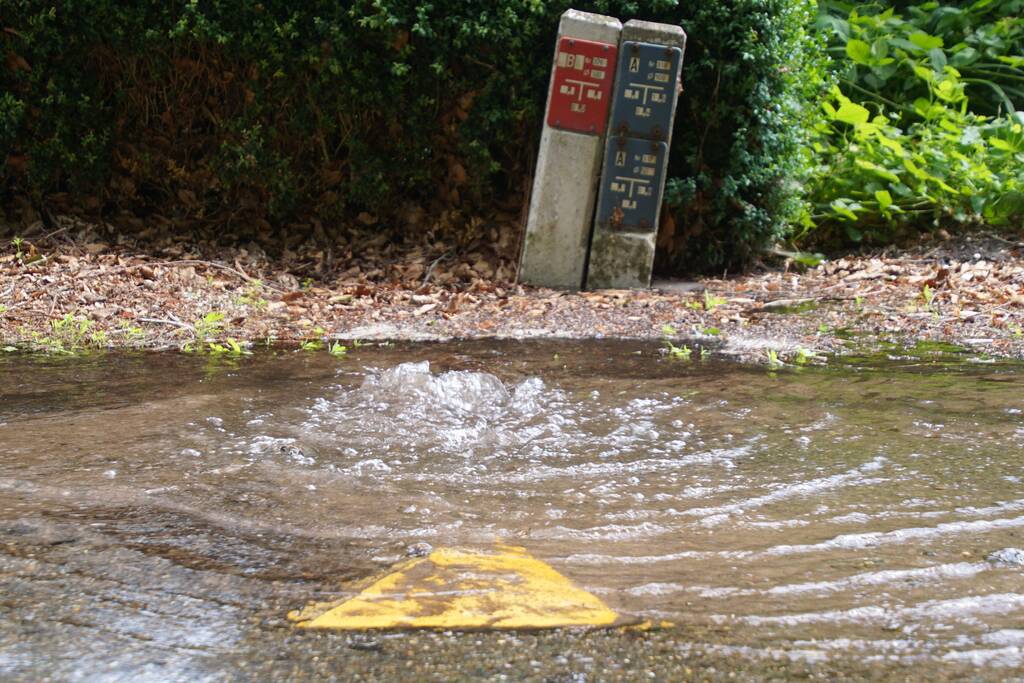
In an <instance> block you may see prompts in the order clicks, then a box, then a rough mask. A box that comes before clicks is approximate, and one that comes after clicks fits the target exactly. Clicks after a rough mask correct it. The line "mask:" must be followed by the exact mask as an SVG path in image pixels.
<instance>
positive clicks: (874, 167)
mask: <svg viewBox="0 0 1024 683" xmlns="http://www.w3.org/2000/svg"><path fill="white" fill-rule="evenodd" d="M854 163H855V164H856V165H857V166H859V167H860V168H863V169H864V170H866V171H871V172H872V173H874V174H875V175H877V176H879V177H881V178H885V179H886V180H888V181H889V182H891V183H898V182H899V181H900V179H899V176H897V175H896V174H895V173H892V172H891V171H888V170H886V169H884V168H882V167H881V166H879V165H878V164H876V163H874V162H872V161H867V160H866V159H855V160H854Z"/></svg>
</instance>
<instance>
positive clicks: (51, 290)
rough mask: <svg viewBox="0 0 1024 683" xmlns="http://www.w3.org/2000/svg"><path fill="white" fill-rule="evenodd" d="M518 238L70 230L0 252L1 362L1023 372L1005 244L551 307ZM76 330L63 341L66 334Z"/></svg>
mask: <svg viewBox="0 0 1024 683" xmlns="http://www.w3.org/2000/svg"><path fill="white" fill-rule="evenodd" d="M514 234H515V230H513V229H508V228H507V227H506V228H500V227H492V228H490V229H488V228H486V227H484V228H483V232H482V234H481V235H480V236H478V237H477V239H476V240H475V241H473V242H470V243H467V244H463V245H453V244H449V243H447V242H444V241H441V240H433V239H431V238H430V237H423V238H420V239H419V240H418V241H401V240H396V239H393V238H391V237H389V236H388V235H386V234H383V233H372V232H367V233H366V234H365V235H356V236H353V237H351V238H348V239H347V240H344V241H341V242H339V243H335V244H332V245H331V246H330V247H329V248H323V247H317V246H315V245H312V244H304V245H300V246H296V247H294V248H291V249H288V248H286V249H283V250H282V251H281V253H280V254H279V255H275V256H269V255H268V254H267V253H265V252H264V251H263V249H261V248H260V247H259V246H257V245H255V244H249V245H244V246H232V247H229V246H222V245H216V244H210V243H205V242H203V243H195V242H192V241H189V240H188V239H184V238H178V239H175V238H171V237H166V238H163V239H160V240H156V241H153V240H150V241H146V240H133V239H131V238H130V237H126V236H124V235H119V234H118V232H117V231H116V230H114V229H113V228H111V227H110V226H104V225H95V224H89V223H85V222H82V221H79V220H77V219H73V218H63V217H62V218H60V219H58V225H57V227H56V228H55V229H51V230H49V231H47V230H46V229H44V228H43V227H42V226H41V225H37V226H35V227H34V229H30V230H26V231H25V236H24V238H23V240H22V241H20V242H19V243H18V244H15V242H13V241H10V240H4V241H3V242H2V243H0V244H2V248H0V346H3V347H5V348H6V349H8V350H11V349H19V350H20V349H38V350H44V351H45V350H49V351H54V350H58V351H59V350H63V351H75V350H80V349H78V348H72V347H74V346H75V345H78V346H82V347H86V348H89V347H104V348H112V349H128V348H142V349H180V348H186V347H187V348H191V349H200V350H201V349H203V348H205V347H207V346H208V344H209V342H210V341H215V340H218V339H219V340H222V341H223V340H226V339H228V338H231V339H234V340H237V341H238V342H240V343H244V344H247V345H257V344H266V343H270V344H282V345H287V344H301V343H303V342H307V348H319V344H318V342H329V341H330V340H335V339H337V340H353V339H360V340H385V339H387V340H426V339H430V340H442V339H480V338H537V337H560V338H602V337H605V338H607V337H615V338H623V337H625V338H637V339H651V340H660V339H665V338H670V339H672V340H675V342H676V343H677V344H678V343H681V342H683V341H685V342H688V343H690V344H691V345H695V346H702V347H706V348H709V349H712V350H715V351H716V352H719V353H726V354H731V355H732V356H734V357H738V358H740V359H742V360H746V361H755V362H756V361H759V360H760V361H764V360H766V359H767V358H768V357H769V354H770V353H771V355H772V356H776V355H777V357H778V358H779V359H781V360H783V361H786V360H787V359H788V360H792V359H795V358H801V359H806V358H807V357H808V356H814V355H821V354H843V353H851V352H856V353H872V352H875V351H878V350H879V349H888V350H890V351H891V350H892V349H894V348H913V347H914V346H915V345H919V344H920V342H922V341H926V342H944V343H948V344H954V345H957V346H960V347H965V348H967V349H970V350H971V351H972V352H973V353H974V354H976V355H977V356H978V357H979V358H980V357H986V356H988V357H1000V358H1024V242H1022V241H1019V240H1017V239H1014V238H1008V237H1006V236H997V235H984V234H979V235H966V236H959V237H955V238H949V239H945V240H941V239H938V238H931V239H932V241H926V242H922V243H921V244H918V245H916V246H914V247H912V248H909V249H903V250H895V249H889V250H886V251H878V252H874V253H865V254H851V255H846V256H843V257H839V258H833V259H831V260H828V261H826V262H824V263H822V264H821V265H819V266H817V267H814V268H809V269H805V268H802V267H799V266H798V265H797V264H794V263H792V262H788V261H787V262H780V263H778V264H777V266H775V267H771V268H768V267H763V268H760V269H758V271H756V272H752V273H747V274H743V275H739V276H735V277H723V278H701V279H697V280H695V281H693V282H668V281H656V283H655V287H654V288H652V289H651V290H647V291H626V290H602V291H595V292H560V291H554V290H549V289H543V288H532V287H525V286H522V285H519V284H516V283H515V252H516V250H517V245H516V243H515V239H514V238H513V237H509V236H510V235H514ZM211 314H212V315H211ZM204 319H205V320H206V321H207V322H211V321H214V322H213V324H212V325H210V324H206V325H204V324H203V321H204ZM68 320H70V321H73V322H74V323H75V326H74V327H75V330H77V331H78V332H77V333H76V335H74V336H73V338H69V337H68V336H67V335H68V332H67V328H68V326H67V325H66V324H65V325H63V326H62V325H61V324H60V322H59V321H68ZM62 335H63V336H62ZM204 336H205V337H206V338H205V339H201V338H200V337H204ZM55 337H56V338H58V339H57V341H58V342H63V343H60V344H55V343H53V341H54V339H55ZM309 342H313V344H312V345H310V344H309Z"/></svg>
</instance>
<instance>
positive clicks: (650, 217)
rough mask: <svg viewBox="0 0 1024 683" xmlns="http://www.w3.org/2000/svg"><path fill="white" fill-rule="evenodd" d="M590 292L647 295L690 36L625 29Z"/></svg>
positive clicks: (640, 24)
mask: <svg viewBox="0 0 1024 683" xmlns="http://www.w3.org/2000/svg"><path fill="white" fill-rule="evenodd" d="M621 35H622V42H621V43H620V45H619V64H618V67H617V74H616V76H615V93H614V96H613V98H612V113H611V116H610V117H609V119H608V136H607V143H606V149H605V160H604V171H603V173H602V176H601V183H600V185H599V188H600V190H599V196H598V201H597V214H596V216H595V219H594V235H593V239H592V241H591V245H590V262H589V265H588V269H587V289H606V288H617V289H646V288H647V287H650V285H651V269H652V268H653V266H654V250H655V239H656V238H657V232H658V219H659V216H660V213H661V200H662V195H663V193H664V190H665V177H666V175H667V173H666V170H667V167H668V154H669V149H670V146H671V143H672V125H673V122H674V120H675V112H676V103H677V101H678V97H679V78H680V72H681V70H682V65H683V51H684V50H685V48H686V33H684V32H683V29H682V28H680V27H679V26H673V25H671V24H657V23H653V22H649V21H639V20H635V19H631V20H630V21H627V22H626V25H625V26H624V27H623V29H622V34H621Z"/></svg>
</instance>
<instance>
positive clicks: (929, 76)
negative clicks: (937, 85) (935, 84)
mask: <svg viewBox="0 0 1024 683" xmlns="http://www.w3.org/2000/svg"><path fill="white" fill-rule="evenodd" d="M914 73H915V74H917V77H918V78H920V79H921V80H923V81H927V82H928V83H931V82H932V81H934V80H935V72H934V71H932V70H931V69H929V68H927V67H923V66H921V65H920V64H915V65H914Z"/></svg>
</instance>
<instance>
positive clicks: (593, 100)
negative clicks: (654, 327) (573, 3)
mask: <svg viewBox="0 0 1024 683" xmlns="http://www.w3.org/2000/svg"><path fill="white" fill-rule="evenodd" d="M621 30H622V24H621V23H620V22H619V20H618V19H615V18H613V17H606V16H603V15H600V14H591V13H589V12H579V11H577V10H572V9H571V10H568V11H566V12H565V13H564V14H563V15H562V19H561V21H560V22H559V24H558V43H557V46H556V48H555V57H554V60H553V65H552V70H551V82H550V84H549V86H548V100H547V108H546V110H545V111H546V114H545V117H544V130H543V133H542V134H541V139H540V152H539V154H538V155H537V166H536V170H535V172H534V178H533V191H532V193H531V195H530V209H529V217H528V219H527V225H526V235H525V236H524V238H523V249H522V254H521V257H520V260H519V281H520V282H522V283H524V284H529V285H536V286H542V287H554V288H559V289H579V288H580V287H582V286H583V278H584V274H585V273H584V270H585V267H586V261H587V248H588V245H589V242H590V230H591V225H592V221H593V216H594V200H595V199H596V197H597V187H596V186H597V180H598V177H599V176H600V173H601V158H602V156H603V155H604V136H605V131H606V128H607V116H608V105H609V100H610V97H611V86H612V81H613V79H614V76H615V69H616V59H615V56H616V53H617V48H618V43H619V32H620V31H621Z"/></svg>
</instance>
